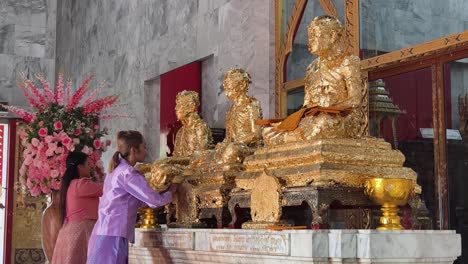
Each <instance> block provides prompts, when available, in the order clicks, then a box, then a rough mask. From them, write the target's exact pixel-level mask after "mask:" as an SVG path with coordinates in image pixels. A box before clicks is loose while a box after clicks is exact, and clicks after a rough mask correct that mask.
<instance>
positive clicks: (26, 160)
mask: <svg viewBox="0 0 468 264" xmlns="http://www.w3.org/2000/svg"><path fill="white" fill-rule="evenodd" d="M36 78H37V80H38V81H39V82H40V84H41V85H42V90H43V91H41V90H40V89H39V88H38V87H37V86H36V85H35V84H34V82H33V81H31V80H28V79H26V78H23V80H22V82H21V83H20V85H19V86H20V88H21V90H22V91H23V94H24V95H25V97H26V99H27V100H28V102H29V104H30V105H31V107H33V108H34V109H35V110H36V111H35V112H30V111H26V110H23V109H20V108H17V107H14V106H7V105H2V106H3V107H4V108H6V109H8V110H9V111H10V112H12V113H14V114H16V115H18V116H19V117H21V118H22V119H23V121H24V122H25V123H26V126H24V128H23V129H22V130H20V131H19V133H18V134H19V137H20V139H21V143H22V144H23V146H24V147H25V148H24V151H23V162H22V164H21V167H20V179H21V182H22V183H23V184H24V185H25V186H26V187H27V188H28V189H29V191H30V193H31V195H32V196H38V195H41V194H48V193H50V192H51V191H52V190H59V189H60V180H61V177H62V175H63V173H64V172H65V161H66V158H67V156H68V153H69V152H71V151H75V150H76V151H81V152H83V153H86V154H87V155H88V156H89V161H90V165H91V166H92V168H93V171H92V173H93V174H94V175H95V176H102V172H103V166H102V161H101V154H102V152H104V151H106V149H107V147H108V146H109V145H110V141H109V140H105V141H102V140H101V137H102V136H104V135H105V134H107V129H106V128H103V129H101V127H100V126H99V121H100V120H101V119H102V118H101V117H102V116H106V117H107V116H109V114H108V113H107V114H106V113H102V112H103V110H105V109H108V108H109V107H111V106H112V105H113V104H114V103H115V102H116V101H117V99H118V97H117V96H106V97H102V98H97V96H98V93H97V90H99V89H101V88H102V87H98V89H96V90H94V91H92V92H91V93H90V94H89V95H88V96H87V97H86V99H85V100H84V101H85V102H84V103H81V101H82V100H83V98H84V97H85V95H86V93H87V92H88V91H89V83H90V81H91V80H92V76H90V77H88V78H86V79H85V80H84V81H83V83H82V84H81V86H80V87H79V88H78V89H77V90H76V92H75V93H74V94H72V92H71V90H72V87H71V86H72V83H71V82H70V81H68V82H67V84H66V87H64V86H65V85H64V80H63V75H62V74H59V76H58V80H57V85H56V87H55V90H54V91H52V89H51V88H50V84H49V83H48V82H47V81H46V80H45V79H44V78H43V77H42V76H40V75H38V76H36Z"/></svg>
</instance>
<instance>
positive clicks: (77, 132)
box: [73, 128, 81, 136]
mask: <svg viewBox="0 0 468 264" xmlns="http://www.w3.org/2000/svg"><path fill="white" fill-rule="evenodd" d="M80 134H81V129H80V128H77V129H76V130H75V131H74V132H73V135H75V136H79V135H80Z"/></svg>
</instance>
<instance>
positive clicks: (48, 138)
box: [44, 136, 54, 143]
mask: <svg viewBox="0 0 468 264" xmlns="http://www.w3.org/2000/svg"><path fill="white" fill-rule="evenodd" d="M44 141H45V143H51V142H53V141H54V137H53V136H46V137H45V138H44Z"/></svg>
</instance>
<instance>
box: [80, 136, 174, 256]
mask: <svg viewBox="0 0 468 264" xmlns="http://www.w3.org/2000/svg"><path fill="white" fill-rule="evenodd" d="M145 157H146V146H145V144H144V140H143V136H142V135H141V133H140V132H138V131H132V130H130V131H120V132H119V133H118V134H117V151H116V152H115V154H114V156H113V157H112V161H111V162H110V168H109V172H110V173H109V174H108V175H107V177H106V179H105V181H104V189H103V195H102V197H101V200H100V201H99V216H98V220H97V222H96V224H95V226H94V229H93V233H92V235H91V238H90V239H89V244H88V262H87V263H88V264H101V263H128V242H133V239H134V226H135V223H136V217H137V209H138V208H139V207H141V206H143V205H144V204H147V205H149V206H150V207H158V206H163V205H166V204H168V203H170V202H171V201H172V196H173V194H174V193H175V191H176V188H177V187H176V185H171V187H170V188H169V191H167V192H165V193H161V194H159V193H157V192H155V191H154V190H153V189H151V187H150V186H149V185H148V183H147V182H146V180H145V178H144V177H143V176H142V175H141V174H140V173H139V172H138V171H137V170H136V169H135V168H134V167H133V166H134V165H135V164H136V163H137V162H143V161H144V160H145Z"/></svg>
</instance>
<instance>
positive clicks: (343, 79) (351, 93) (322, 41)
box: [258, 16, 367, 145]
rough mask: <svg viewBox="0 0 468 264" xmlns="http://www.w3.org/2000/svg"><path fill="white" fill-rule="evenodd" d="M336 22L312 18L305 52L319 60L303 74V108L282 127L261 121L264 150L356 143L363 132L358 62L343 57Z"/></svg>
mask: <svg viewBox="0 0 468 264" xmlns="http://www.w3.org/2000/svg"><path fill="white" fill-rule="evenodd" d="M342 35H343V27H342V25H341V23H340V21H339V20H338V19H336V18H334V17H330V16H319V17H317V18H315V19H314V20H313V21H312V22H311V24H310V26H309V28H308V37H309V51H310V53H312V54H315V55H318V56H319V57H318V58H317V59H315V60H314V61H313V62H312V63H311V64H310V65H309V67H308V68H307V72H306V75H305V79H304V93H305V95H304V105H303V108H302V109H300V110H299V111H297V112H295V113H293V114H292V115H290V116H289V117H287V118H286V119H285V120H283V121H282V122H278V121H279V120H262V121H260V122H258V123H259V124H262V125H271V126H270V127H266V128H265V129H264V131H263V139H264V141H265V143H266V144H267V145H277V144H283V143H287V142H294V141H304V140H311V139H320V138H358V137H361V136H362V135H363V134H364V133H365V131H366V128H367V112H366V110H365V108H364V107H363V104H362V102H363V99H364V98H365V84H364V83H363V81H362V78H361V71H360V60H359V58H358V57H357V56H355V55H352V54H350V53H348V52H347V51H346V49H345V47H344V43H345V42H344V41H343V38H342Z"/></svg>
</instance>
